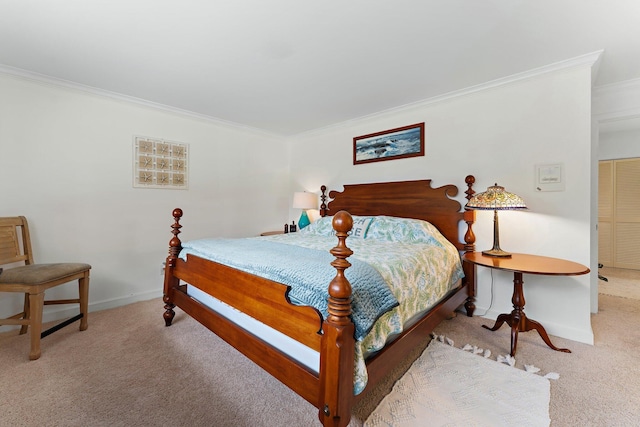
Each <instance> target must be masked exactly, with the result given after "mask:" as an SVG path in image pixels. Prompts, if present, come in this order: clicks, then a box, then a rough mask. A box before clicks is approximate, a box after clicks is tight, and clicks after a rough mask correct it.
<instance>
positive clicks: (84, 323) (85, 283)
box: [78, 272, 89, 331]
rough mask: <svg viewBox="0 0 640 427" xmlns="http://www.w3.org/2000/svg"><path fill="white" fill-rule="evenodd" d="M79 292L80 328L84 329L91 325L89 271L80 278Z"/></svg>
mask: <svg viewBox="0 0 640 427" xmlns="http://www.w3.org/2000/svg"><path fill="white" fill-rule="evenodd" d="M78 292H79V293H80V313H82V319H80V330H81V331H84V330H86V329H87V328H88V327H89V323H88V320H89V319H88V317H89V273H88V272H87V274H86V275H85V276H84V277H83V278H81V279H79V280H78Z"/></svg>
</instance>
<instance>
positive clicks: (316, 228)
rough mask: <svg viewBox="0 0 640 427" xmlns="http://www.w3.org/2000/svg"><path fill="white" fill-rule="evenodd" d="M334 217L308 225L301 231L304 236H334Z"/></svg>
mask: <svg viewBox="0 0 640 427" xmlns="http://www.w3.org/2000/svg"><path fill="white" fill-rule="evenodd" d="M332 220H333V217H332V216H323V217H320V218H318V219H317V220H315V221H313V222H312V223H311V224H309V225H307V226H306V227H305V228H303V229H302V230H300V231H299V233H302V234H314V235H316V236H332V235H333V224H331V221H332Z"/></svg>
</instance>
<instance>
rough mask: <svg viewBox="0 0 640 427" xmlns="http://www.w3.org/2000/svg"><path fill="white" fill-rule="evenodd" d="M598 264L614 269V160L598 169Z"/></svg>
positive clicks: (603, 162) (607, 161) (604, 162)
mask: <svg viewBox="0 0 640 427" xmlns="http://www.w3.org/2000/svg"><path fill="white" fill-rule="evenodd" d="M598 174H599V175H598V262H600V263H602V264H604V265H606V266H607V267H613V160H606V161H601V162H600V163H599V169H598Z"/></svg>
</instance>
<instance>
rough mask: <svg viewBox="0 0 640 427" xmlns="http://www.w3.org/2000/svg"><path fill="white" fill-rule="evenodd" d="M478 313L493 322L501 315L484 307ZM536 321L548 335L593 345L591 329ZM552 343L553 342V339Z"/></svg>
mask: <svg viewBox="0 0 640 427" xmlns="http://www.w3.org/2000/svg"><path fill="white" fill-rule="evenodd" d="M476 313H482V315H481V317H484V318H485V319H488V320H493V321H495V320H496V319H497V318H498V316H499V315H500V314H501V313H500V312H498V311H496V310H489V311H487V309H486V308H484V307H476ZM534 320H537V321H539V322H540V323H541V324H542V326H544V329H545V330H546V331H547V334H549V335H553V336H556V337H561V338H566V339H568V340H572V341H577V342H581V343H584V344H591V345H593V330H591V328H589V330H588V331H587V330H582V329H578V328H572V327H568V326H566V325H561V324H559V323H556V322H550V321H548V320H547V321H542V320H539V319H534ZM505 325H506V323H505ZM505 325H503V326H502V328H501V329H505V328H508V327H509V326H508V325H507V326H505ZM488 326H493V325H488ZM505 330H506V329H505ZM530 333H537V332H535V331H530ZM551 341H552V342H553V339H552V340H551Z"/></svg>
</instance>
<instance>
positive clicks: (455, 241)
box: [163, 175, 475, 426]
mask: <svg viewBox="0 0 640 427" xmlns="http://www.w3.org/2000/svg"><path fill="white" fill-rule="evenodd" d="M474 182H475V178H474V177H473V176H471V175H469V176H467V177H466V179H465V183H466V186H467V189H466V191H465V193H466V198H467V199H469V198H471V197H472V196H473V194H474V190H473V188H472V186H473V183H474ZM326 190H327V189H326V187H325V186H323V187H322V188H321V191H322V194H321V205H320V215H321V217H322V218H321V219H320V220H319V221H318V224H317V226H313V224H312V226H309V227H307V228H309V230H315V232H320V231H319V230H321V229H322V227H324V228H325V230H324V231H322V233H325V234H326V227H327V224H330V226H331V228H332V230H331V233H330V234H332V237H331V239H333V241H334V242H335V246H334V247H333V248H332V249H330V250H329V253H330V255H328V256H330V262H329V261H327V263H328V264H330V265H331V266H332V267H333V269H329V271H331V272H332V273H331V277H332V278H331V279H330V280H327V283H326V291H325V294H327V295H328V298H327V299H326V301H325V304H324V306H323V307H322V308H317V307H312V306H307V305H300V304H301V303H300V301H299V300H298V299H297V294H295V286H290V285H287V284H284V283H282V282H279V281H276V280H272V278H273V276H268V275H267V276H265V275H262V274H261V275H258V274H256V273H255V271H254V270H251V269H250V268H249V269H247V268H245V267H244V266H243V267H242V268H240V267H238V266H234V267H231V266H229V265H225V263H224V262H222V261H220V262H217V261H212V260H211V259H207V256H205V255H203V254H201V253H199V252H197V251H192V252H190V253H188V254H185V253H184V252H189V250H188V249H189V247H190V242H185V243H184V244H183V242H181V241H180V239H179V237H178V235H179V234H180V229H181V228H182V225H181V224H180V220H181V218H182V215H183V212H182V210H181V209H174V211H173V213H172V215H173V218H174V222H173V224H172V226H171V228H172V234H173V237H172V238H171V240H170V242H169V255H168V257H167V260H166V266H165V277H164V296H163V301H164V309H165V311H164V315H163V317H164V320H165V324H166V326H170V325H171V323H172V321H173V319H174V316H175V310H174V308H176V307H179V308H180V309H182V310H183V311H184V312H185V313H187V314H188V315H190V316H191V317H193V318H194V319H196V320H197V321H198V322H200V323H201V324H203V325H204V326H205V327H207V328H208V329H210V330H211V331H212V332H214V333H215V334H217V335H218V336H219V337H220V338H222V339H224V340H225V341H226V342H228V343H229V344H230V345H232V346H233V347H235V348H236V349H237V350H238V351H240V352H242V353H243V354H244V355H245V356H247V357H248V358H249V359H251V360H253V361H254V362H255V363H256V364H258V365H259V366H261V367H262V368H263V369H265V370H266V371H267V372H269V373H270V374H271V375H273V376H274V377H276V378H277V379H278V380H280V381H281V382H282V383H284V384H285V385H287V386H288V387H290V388H291V389H292V390H293V391H294V392H296V393H298V394H299V395H300V396H302V397H303V398H304V399H306V400H307V401H308V402H310V403H311V404H312V405H314V406H316V407H317V408H318V410H319V411H318V414H319V419H320V422H321V423H322V424H323V425H324V426H346V425H347V424H348V423H349V421H350V418H351V409H352V407H353V405H354V404H355V403H357V401H358V400H359V399H361V398H362V397H363V396H364V395H366V393H367V391H368V390H370V389H372V388H373V387H375V385H376V384H377V383H378V382H380V381H381V380H382V379H383V378H384V377H385V375H387V374H388V373H389V372H390V371H391V370H392V369H393V367H394V366H396V365H397V364H398V363H399V362H400V361H402V360H403V359H404V358H406V357H407V355H408V354H409V353H410V352H411V351H412V350H413V349H414V348H415V347H416V346H417V345H419V344H420V343H424V341H425V340H426V339H428V336H429V334H430V332H431V331H432V330H433V329H434V328H435V327H436V326H437V325H438V323H440V322H441V321H442V320H443V319H445V318H447V317H450V316H451V315H452V313H453V312H454V311H455V310H456V309H457V308H458V307H461V306H464V308H465V310H466V314H467V315H468V316H472V315H473V311H474V309H475V305H474V301H475V277H474V273H473V268H470V267H469V266H467V265H466V263H464V264H460V267H459V268H461V269H463V270H464V274H463V276H464V277H462V278H461V280H457V281H455V284H454V285H453V287H452V288H450V289H447V290H446V292H445V293H444V296H439V297H438V299H437V301H435V303H434V304H433V305H432V306H431V307H430V308H429V309H428V310H427V311H425V310H423V311H422V312H420V313H419V315H415V316H412V318H411V320H410V321H409V322H407V323H406V324H404V325H402V328H401V332H397V333H395V334H391V335H390V336H389V337H387V338H386V340H385V344H384V346H383V347H381V348H378V347H376V348H375V349H374V350H375V351H367V352H365V353H364V354H363V351H362V349H361V347H362V341H363V339H362V337H363V336H364V335H363V334H369V333H370V332H371V333H372V332H373V330H374V329H377V328H376V326H375V325H377V324H378V323H376V324H375V325H374V326H371V325H369V326H364V327H362V326H361V324H360V323H359V320H358V319H359V318H360V315H359V313H360V310H361V309H360V308H359V307H358V306H357V304H355V303H353V301H357V300H359V299H360V297H359V296H357V295H360V294H359V292H360V289H361V288H359V287H357V286H356V285H358V286H359V283H355V282H358V280H357V279H355V280H354V279H351V280H352V281H354V287H352V285H351V283H350V279H349V276H350V274H351V271H350V270H349V269H350V268H351V269H352V270H356V269H357V268H360V267H359V266H360V263H361V261H360V259H359V257H363V256H364V255H362V254H360V253H355V254H354V252H353V251H352V250H351V249H350V247H349V245H352V246H356V247H358V248H359V250H363V249H362V248H364V247H365V246H375V245H373V243H371V244H368V243H367V242H365V243H367V244H363V243H362V242H360V243H358V244H356V241H355V240H356V239H357V238H358V237H357V234H359V233H360V232H361V230H359V229H358V227H359V226H360V224H361V223H362V221H363V218H365V219H367V218H372V221H373V222H369V223H368V226H369V228H370V230H371V227H372V225H371V224H374V223H376V222H377V221H380V222H384V221H383V220H386V221H403V220H406V222H407V223H410V224H411V226H413V224H414V222H415V223H422V222H423V221H428V224H429V226H432V227H435V228H436V229H437V232H436V233H439V234H438V235H439V236H440V237H438V239H440V238H442V239H446V240H447V241H448V242H450V243H451V244H452V247H453V248H454V251H455V252H457V253H456V254H455V255H457V256H458V257H459V255H460V254H462V253H464V252H468V251H473V250H474V245H475V236H474V234H473V228H472V226H473V222H474V220H475V214H474V212H473V211H467V210H463V209H462V206H461V204H460V203H459V202H458V201H456V200H454V199H452V197H454V196H456V195H457V194H458V187H457V186H456V185H445V186H441V187H438V188H432V187H431V180H416V181H400V182H386V183H372V184H358V185H345V186H344V190H343V191H341V192H338V191H331V192H329V194H328V196H327V193H326ZM414 220H416V221H414ZM365 222H366V221H365ZM354 223H356V225H355V226H354ZM389 223H390V224H395V222H389ZM314 224H315V223H314ZM420 227H422V225H420ZM379 229H382V230H384V228H381V227H379ZM303 231H304V230H301V232H299V233H291V234H296V236H292V237H296V238H298V239H301V238H302V237H303V235H304V234H305V233H307V234H313V233H314V231H306V232H304V233H303ZM284 238H286V235H284V236H277V237H275V239H274V240H276V241H277V240H278V239H284ZM258 239H262V238H258ZM325 239H326V237H325ZM352 242H353V243H352ZM288 243H289V242H273V244H274V245H282V244H284V245H287V244H288ZM445 243H446V242H445ZM216 244H217V243H216ZM242 244H244V243H242ZM271 244H272V243H269V242H263V241H260V242H258V240H257V239H256V246H261V245H264V246H265V248H266V249H268V247H269V246H268V245H271ZM381 244H383V243H381ZM384 244H386V243H384ZM447 244H448V243H447ZM441 246H442V245H441ZM450 246H451V245H450ZM185 247H186V248H187V249H184V248H185ZM183 249H184V250H183ZM237 250H238V251H240V252H241V251H242V250H243V248H242V247H239V248H238V249H237ZM296 250H299V251H302V249H296ZM305 250H306V249H305ZM309 250H311V249H309ZM231 252H233V250H229V253H231ZM369 256H370V257H371V259H372V260H374V261H375V259H374V258H375V256H373V257H372V256H371V255H369ZM249 258H251V256H247V259H249ZM365 258H366V257H365ZM213 259H215V258H213ZM457 261H458V263H459V259H458V260H457ZM281 264H283V263H281ZM232 265H233V264H232ZM277 267H278V266H275V267H274V266H270V267H269V268H267V270H269V271H271V270H273V269H274V268H275V269H278V268H277ZM309 274H311V273H309ZM314 274H315V273H314ZM461 276H462V275H461ZM269 277H271V278H269ZM278 277H279V276H278ZM351 277H354V276H353V275H352V276H351ZM295 280H297V279H295ZM323 280H324V279H323ZM285 283H286V282H285ZM292 289H294V290H292ZM402 304H403V303H402V302H401V303H399V304H395V305H394V304H393V303H392V304H391V305H393V306H394V307H395V306H402ZM385 307H386V308H384V309H383V311H384V310H385V309H386V310H387V311H386V312H385V313H386V314H389V313H390V312H391V311H390V309H389V308H388V305H387V306H385ZM394 309H395V308H394ZM364 317H366V316H364ZM383 317H384V316H383ZM378 321H379V319H377V320H376V322H378ZM356 336H358V337H359V338H356ZM292 347H293V348H292ZM305 354H306V355H307V356H305ZM359 365H362V366H364V370H365V372H366V379H365V381H364V383H363V382H360V383H358V381H357V378H358V375H357V372H358V366H359ZM358 384H359V386H357V385H358Z"/></svg>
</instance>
